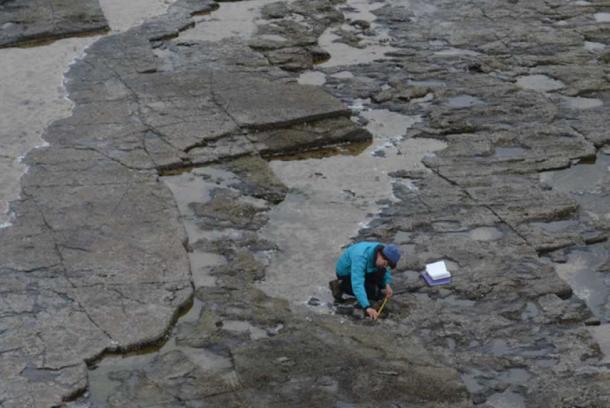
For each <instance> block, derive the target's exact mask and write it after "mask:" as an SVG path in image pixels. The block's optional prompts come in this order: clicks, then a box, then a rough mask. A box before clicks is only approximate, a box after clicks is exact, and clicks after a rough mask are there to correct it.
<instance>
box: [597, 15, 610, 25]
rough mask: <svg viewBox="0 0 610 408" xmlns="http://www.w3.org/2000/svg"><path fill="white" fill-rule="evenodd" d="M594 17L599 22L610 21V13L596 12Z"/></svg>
mask: <svg viewBox="0 0 610 408" xmlns="http://www.w3.org/2000/svg"><path fill="white" fill-rule="evenodd" d="M593 18H595V21H597V22H598V23H610V13H595V14H594V15H593Z"/></svg>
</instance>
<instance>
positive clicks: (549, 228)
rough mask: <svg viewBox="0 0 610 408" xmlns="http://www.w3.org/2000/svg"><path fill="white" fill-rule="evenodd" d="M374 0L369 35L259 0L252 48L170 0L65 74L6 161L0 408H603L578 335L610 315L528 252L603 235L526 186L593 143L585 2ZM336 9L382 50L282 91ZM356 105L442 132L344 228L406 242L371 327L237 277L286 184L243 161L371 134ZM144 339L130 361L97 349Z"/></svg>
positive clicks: (259, 162) (249, 269) (562, 202)
mask: <svg viewBox="0 0 610 408" xmlns="http://www.w3.org/2000/svg"><path fill="white" fill-rule="evenodd" d="M204 3H205V7H208V9H211V7H212V5H211V3H207V2H204ZM378 3H379V2H374V3H371V4H374V5H375V6H379V8H377V9H376V10H374V15H376V16H377V18H376V20H375V21H374V23H372V24H369V26H368V28H367V26H366V24H363V23H357V24H356V22H355V21H360V18H358V19H356V20H355V21H350V19H351V17H349V16H350V13H352V14H351V16H353V12H354V10H353V9H349V8H348V7H344V5H343V4H342V2H338V1H332V0H328V1H323V0H319V1H310V2H308V1H296V2H292V3H289V4H287V3H274V4H270V5H267V6H266V7H265V8H264V9H263V11H262V16H263V18H266V19H267V20H269V21H268V23H262V24H261V26H260V27H259V31H258V32H257V33H256V35H255V36H254V37H253V38H252V39H251V41H250V42H249V44H250V47H251V48H249V47H248V46H247V45H245V44H243V43H240V42H239V41H238V40H235V39H227V40H223V41H220V42H217V43H210V42H205V41H203V42H182V41H181V40H180V38H179V37H178V38H177V39H172V38H173V37H175V36H176V35H177V33H178V32H179V31H180V30H182V29H184V28H185V27H188V25H189V24H190V22H191V19H190V15H191V14H192V13H196V12H200V11H204V10H205V9H206V8H205V7H204V6H203V5H202V3H196V2H193V1H189V2H178V3H176V4H175V5H174V6H173V7H172V8H171V9H170V12H169V13H168V14H167V15H166V16H163V17H160V18H157V19H155V20H154V21H149V22H147V23H145V24H144V25H143V26H141V27H140V28H137V29H134V30H131V31H130V32H127V33H124V34H121V35H115V36H112V37H107V38H104V39H102V40H100V41H98V42H97V43H95V44H94V45H93V46H92V47H91V48H90V49H89V50H88V53H87V57H86V58H85V59H84V60H83V61H82V62H80V63H78V64H75V65H74V66H72V68H71V70H70V72H69V74H68V82H67V86H68V90H69V92H70V97H71V98H72V99H73V100H74V101H75V103H76V108H75V111H74V114H73V116H72V117H70V118H67V119H64V120H62V121H59V122H56V123H54V124H53V125H52V126H50V127H49V129H48V131H47V133H46V136H45V138H46V140H48V141H49V143H50V146H49V147H47V148H44V149H39V150H36V151H34V152H32V153H31V154H30V155H28V157H27V159H26V160H27V163H28V164H29V165H30V171H29V172H28V174H27V175H26V176H25V177H24V179H23V181H22V185H23V199H22V200H21V201H19V202H16V203H13V210H14V211H15V212H16V219H15V223H14V225H13V226H12V227H11V228H9V229H3V230H0V258H1V259H2V262H1V263H0V273H1V275H0V280H1V282H0V283H2V285H1V287H2V291H3V296H2V301H0V328H2V330H0V332H1V333H2V335H1V336H0V368H1V370H2V372H3V373H6V374H7V376H6V377H3V378H8V380H3V381H2V382H0V401H1V402H2V406H6V407H23V406H52V405H57V404H60V403H61V401H62V399H63V400H65V399H74V398H78V397H79V396H80V398H79V399H78V400H77V401H76V402H74V403H71V404H69V405H72V406H79V407H82V406H85V407H98V406H100V407H102V406H117V407H118V406H121V407H122V406H128V405H130V404H133V403H134V401H137V403H138V404H140V405H143V406H162V407H174V406H175V407H179V406H180V407H183V406H187V407H196V406H235V407H238V406H257V407H258V406H260V407H268V406H278V407H281V406H312V407H327V406H375V407H378V406H379V407H392V406H413V407H420V406H421V407H446V406H451V407H462V406H463V407H466V406H472V405H473V404H479V405H481V406H502V404H504V405H505V406H506V404H508V406H553V407H573V406H587V407H596V406H607V405H608V404H609V403H610V394H609V393H608V390H609V389H610V388H609V387H608V381H609V380H608V378H609V372H608V366H607V363H604V362H603V357H604V356H603V355H602V351H601V349H600V346H599V345H598V344H597V343H596V341H595V339H594V338H593V337H592V336H591V334H590V332H589V331H588V330H587V328H586V327H585V325H586V324H593V323H595V322H597V323H599V322H603V323H606V322H607V320H608V319H609V317H608V316H607V315H600V316H594V315H593V314H592V312H591V308H590V305H587V304H586V303H585V301H583V299H581V298H579V297H578V296H577V294H576V293H575V292H576V290H575V289H572V288H571V287H570V286H569V285H568V282H566V281H564V280H562V279H560V278H559V276H558V275H557V270H558V264H556V263H554V262H552V261H550V260H549V259H547V258H546V257H544V256H542V255H546V254H548V253H549V252H550V259H555V260H557V262H563V263H564V264H566V263H568V264H569V262H570V260H571V257H570V251H572V250H575V249H579V250H585V251H586V250H587V249H588V248H589V245H588V244H590V243H593V242H596V241H599V240H602V239H603V237H604V236H606V235H607V233H608V230H609V228H608V223H607V222H606V221H604V220H605V218H604V217H605V214H606V213H604V212H603V211H604V210H598V208H600V207H603V203H606V202H607V201H605V200H607V191H606V190H607V189H606V188H605V187H604V186H601V187H600V188H597V189H595V188H592V189H591V191H588V192H587V193H582V194H580V195H579V194H569V192H566V191H565V190H562V189H561V188H559V187H558V186H557V185H555V184H552V183H546V182H543V181H541V173H542V174H544V173H545V172H547V171H550V170H553V171H560V170H562V169H568V168H574V167H576V163H577V162H578V161H586V160H591V159H592V158H594V157H596V156H597V157H598V160H599V153H598V150H600V148H602V149H603V146H605V145H607V130H606V123H605V118H607V116H608V106H609V104H610V99H609V98H608V95H610V94H608V92H607V87H608V67H607V64H606V63H607V61H605V60H604V57H603V53H601V54H599V55H598V54H595V53H592V52H591V51H588V50H587V49H586V48H585V47H584V42H585V41H593V40H595V41H604V38H605V37H604V35H605V34H606V27H605V25H603V24H594V23H593V21H594V20H593V19H592V17H591V16H592V14H593V13H595V12H601V11H603V9H604V8H603V5H597V4H595V3H591V4H590V5H589V6H586V7H585V6H578V5H576V4H574V3H565V2H562V1H531V2H528V3H524V2H506V1H499V0H498V1H491V2H486V3H485V4H481V2H474V1H466V2H462V3H459V4H458V3H456V2H454V1H442V0H439V1H432V2H429V1H428V2H419V1H413V2H409V4H408V7H407V6H406V5H404V4H398V3H397V2H387V4H386V2H381V3H383V4H378ZM354 4H355V3H354ZM348 5H353V4H352V3H350V2H348ZM339 10H342V12H340V11H339ZM343 14H345V15H346V16H347V17H345V16H344V15H343ZM517 15H518V16H519V18H518V19H517V18H515V16H517ZM299 16H300V17H299ZM341 22H345V23H347V25H348V26H350V27H352V28H353V29H351V30H350V29H348V28H345V25H344V26H342V27H343V28H342V29H341V32H339V34H338V38H339V41H341V43H342V44H346V43H347V44H352V45H355V46H361V47H362V48H356V49H355V51H354V52H363V53H364V52H366V46H365V45H364V43H365V42H366V40H367V38H368V37H375V35H376V32H375V31H376V30H381V31H383V32H385V33H387V34H388V35H389V36H390V37H391V42H392V52H391V53H390V54H388V55H386V57H385V60H384V61H377V62H375V61H373V62H368V63H366V64H359V65H354V66H348V67H334V68H333V67H330V68H323V69H321V70H322V71H323V72H324V74H326V77H327V82H326V84H325V89H326V92H325V91H322V90H321V89H320V88H315V87H299V86H297V85H295V84H294V83H290V79H291V76H290V74H288V73H287V72H291V71H295V70H297V71H298V70H302V69H307V68H311V67H312V64H313V61H314V60H315V58H316V57H315V56H316V55H320V54H321V52H320V51H319V50H316V48H315V43H316V41H317V40H318V38H319V36H320V35H322V33H323V32H324V31H325V29H326V28H327V27H328V26H329V25H330V24H339V23H341ZM349 23H354V24H351V25H350V24H349ZM269 35H280V36H282V37H285V38H286V40H287V41H283V42H282V43H281V44H278V43H277V40H270V39H269V38H270V37H269ZM272 38H275V37H272ZM327 51H329V52H331V58H332V50H327ZM280 69H281V70H280ZM345 70H348V71H349V72H350V74H351V75H337V74H340V73H342V71H345ZM583 73H586V74H583ZM541 76H545V77H548V78H550V79H551V80H552V81H549V80H546V81H543V83H535V80H541V79H540V78H542V77H541ZM532 77H533V78H534V82H531V80H532ZM523 78H529V79H528V80H526V81H525V82H524V81H523ZM528 81H530V82H528ZM553 81H560V82H561V84H562V85H561V86H553V87H551V89H550V88H549V83H552V84H554V85H557V82H553ZM524 84H525V85H524ZM381 91H383V95H380V92H381ZM329 94H332V95H334V96H335V97H336V98H338V99H339V100H341V101H342V103H340V102H339V101H338V100H337V99H335V98H333V97H332V96H330V95H329ZM357 98H363V99H364V100H365V101H364V102H362V101H360V103H364V104H365V105H366V107H368V108H375V109H389V110H392V111H394V112H400V113H403V114H405V115H418V116H419V117H421V121H420V122H418V123H417V124H416V125H415V127H414V128H412V129H410V130H409V133H408V134H407V137H409V138H413V139H414V140H417V139H418V138H434V139H439V140H442V141H444V142H446V143H447V148H446V149H445V150H442V151H440V152H437V153H436V154H435V155H429V156H428V157H426V158H425V159H424V161H423V163H424V164H425V166H426V167H427V169H426V170H421V171H398V172H395V173H393V174H392V177H394V179H395V181H396V183H395V184H394V196H395V197H396V200H395V201H392V202H387V203H385V206H384V208H383V210H382V212H381V213H380V214H378V216H376V217H375V219H374V220H373V221H371V222H370V223H369V224H368V225H367V227H366V228H363V229H362V230H361V231H360V232H359V233H358V236H357V237H355V239H377V240H382V241H395V242H397V243H398V244H399V245H400V246H401V249H402V250H403V253H404V256H403V258H402V259H401V261H400V263H399V265H398V271H397V272H396V274H395V290H396V294H395V296H394V297H393V298H392V300H391V302H389V303H388V307H387V309H386V312H385V313H384V319H383V320H382V321H381V322H377V323H373V322H370V321H368V320H364V319H362V318H361V315H360V314H359V313H351V309H350V313H349V314H345V315H341V314H340V313H341V311H342V310H343V309H348V308H349V306H347V307H343V306H342V307H341V308H335V309H332V306H330V307H331V310H333V311H335V312H336V313H337V314H319V313H302V312H300V311H295V310H294V309H291V308H290V307H289V305H290V302H288V301H286V300H283V299H278V298H273V297H269V296H268V295H266V294H265V293H263V292H261V291H260V290H259V289H257V287H256V284H257V282H259V281H260V280H262V279H265V277H266V271H267V269H268V268H269V262H271V261H272V259H273V256H274V254H275V255H279V256H282V254H277V252H278V245H277V244H278V243H275V242H270V241H266V240H264V239H262V238H261V237H260V236H259V230H260V229H261V228H263V227H264V226H265V225H266V222H267V219H268V217H269V216H270V213H271V212H272V210H273V208H274V205H275V204H277V203H278V202H280V201H282V200H283V198H284V197H285V194H286V192H287V189H286V187H285V186H283V185H282V184H281V183H280V182H279V181H278V179H277V177H276V176H275V175H273V174H272V173H271V172H270V171H269V168H268V167H267V164H266V163H265V161H264V159H263V157H264V158H269V157H272V156H274V155H281V154H286V153H294V152H295V151H302V150H311V149H315V148H318V147H321V146H326V145H328V144H336V143H345V142H350V141H363V140H368V139H369V138H370V135H369V134H368V133H367V132H366V131H364V130H362V129H359V128H358V126H357V125H356V124H355V122H351V121H350V120H349V119H347V116H348V111H346V109H345V106H346V105H347V104H352V103H353V102H354V101H355V100H356V99H357ZM367 98H371V99H370V102H369V101H366V99H367ZM569 98H586V100H582V99H569ZM592 101H593V102H595V103H593V102H592ZM597 101H601V102H602V104H601V105H599V104H598V102H597ZM362 121H363V118H360V119H359V122H360V123H362ZM193 167H201V168H197V169H195V170H193V171H191V172H188V171H187V170H189V169H191V168H193ZM159 172H161V174H162V175H163V176H164V177H163V179H164V180H165V181H166V184H164V183H162V182H161V181H160V180H159V177H158V173H159ZM312 182H313V181H312ZM583 184H584V183H583ZM594 187H595V186H594ZM338 188H340V187H338ZM170 190H171V191H170ZM585 195H593V196H594V198H595V199H596V200H599V202H600V203H601V204H602V205H600V204H596V206H590V207H587V206H586V205H585V204H586V203H584V201H583V200H582V198H581V197H582V196H585ZM174 200H175V201H174ZM605 208H607V206H606V207H605ZM336 244H337V245H341V244H343V243H336ZM557 250H559V251H557ZM553 251H555V252H553ZM438 259H446V260H447V262H448V264H449V267H450V269H451V271H452V273H453V277H454V280H453V283H452V284H451V285H448V286H444V287H436V288H430V287H427V286H425V284H424V283H423V282H422V280H421V279H420V278H419V275H418V271H421V270H422V269H423V268H424V266H425V265H426V263H428V262H431V261H435V260H438ZM189 261H190V262H189ZM600 265H602V266H601V267H600V268H598V269H599V272H600V273H607V261H606V263H604V262H600ZM603 265H606V266H603ZM603 268H606V269H603ZM329 275H332V272H330V271H329ZM321 284H325V282H322V283H321ZM193 289H194V293H195V295H194V300H192V293H193ZM191 302H192V303H193V305H192V308H191V309H190V310H189V312H188V313H187V314H186V315H184V316H181V318H180V319H179V320H178V321H177V323H176V325H175V327H174V328H173V329H172V330H171V333H170V328H171V327H172V323H173V321H174V320H175V318H176V317H177V316H176V315H177V312H178V310H179V309H180V308H181V307H182V308H186V307H187V306H188V305H190V303H191ZM311 303H312V304H314V306H315V304H316V302H311ZM322 306H323V307H327V306H326V305H322ZM344 306H345V305H344ZM599 310H604V309H603V308H599ZM166 333H167V334H170V336H169V340H168V341H167V342H165V343H164V344H163V345H162V346H160V347H158V348H157V349H153V350H149V352H148V353H135V354H133V355H126V356H125V358H121V359H120V361H118V362H117V361H116V360H113V359H111V358H106V359H100V360H95V359H96V358H97V357H99V356H100V355H101V354H102V353H103V352H104V351H113V350H114V351H127V350H129V349H131V348H134V347H137V346H139V345H145V344H150V343H153V342H155V341H156V340H158V339H160V338H161V337H162V336H163V335H164V334H166ZM93 360H95V361H94V362H93ZM86 362H87V363H88V365H89V370H88V372H87V371H86V369H87V365H86V364H85V363H86ZM85 390H88V391H87V392H85V393H83V392H84V391H85ZM81 394H82V395H81ZM484 404H485V405H484Z"/></svg>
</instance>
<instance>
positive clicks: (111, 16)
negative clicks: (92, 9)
mask: <svg viewBox="0 0 610 408" xmlns="http://www.w3.org/2000/svg"><path fill="white" fill-rule="evenodd" d="M175 2H176V0H129V1H125V0H99V3H100V6H101V8H102V11H103V12H104V15H105V16H106V20H108V25H109V26H110V29H111V30H112V31H126V30H128V29H130V28H131V27H134V26H136V25H139V24H141V23H142V22H143V21H144V20H147V19H149V18H151V17H155V16H159V15H161V14H164V13H165V12H166V11H167V9H168V7H169V6H171V5H172V3H175Z"/></svg>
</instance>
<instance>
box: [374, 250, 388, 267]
mask: <svg viewBox="0 0 610 408" xmlns="http://www.w3.org/2000/svg"><path fill="white" fill-rule="evenodd" d="M389 265H390V263H389V262H388V260H387V259H385V258H384V257H383V255H381V253H380V252H377V259H375V266H377V267H378V268H387V267H388V266H389Z"/></svg>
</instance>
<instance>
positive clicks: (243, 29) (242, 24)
mask: <svg viewBox="0 0 610 408" xmlns="http://www.w3.org/2000/svg"><path fill="white" fill-rule="evenodd" d="M275 1H276V0H248V1H240V2H222V3H219V8H218V9H217V10H215V11H214V12H212V13H210V14H209V15H205V16H201V17H197V18H195V22H196V25H195V27H193V28H191V29H189V30H185V31H183V32H182V33H181V34H180V40H181V41H214V42H216V41H220V40H224V39H226V38H232V37H237V38H240V39H242V40H247V39H249V38H251V37H252V35H253V34H254V33H255V32H256V28H257V24H258V20H260V18H261V9H262V8H263V6H264V5H266V4H270V3H274V2H275Z"/></svg>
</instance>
